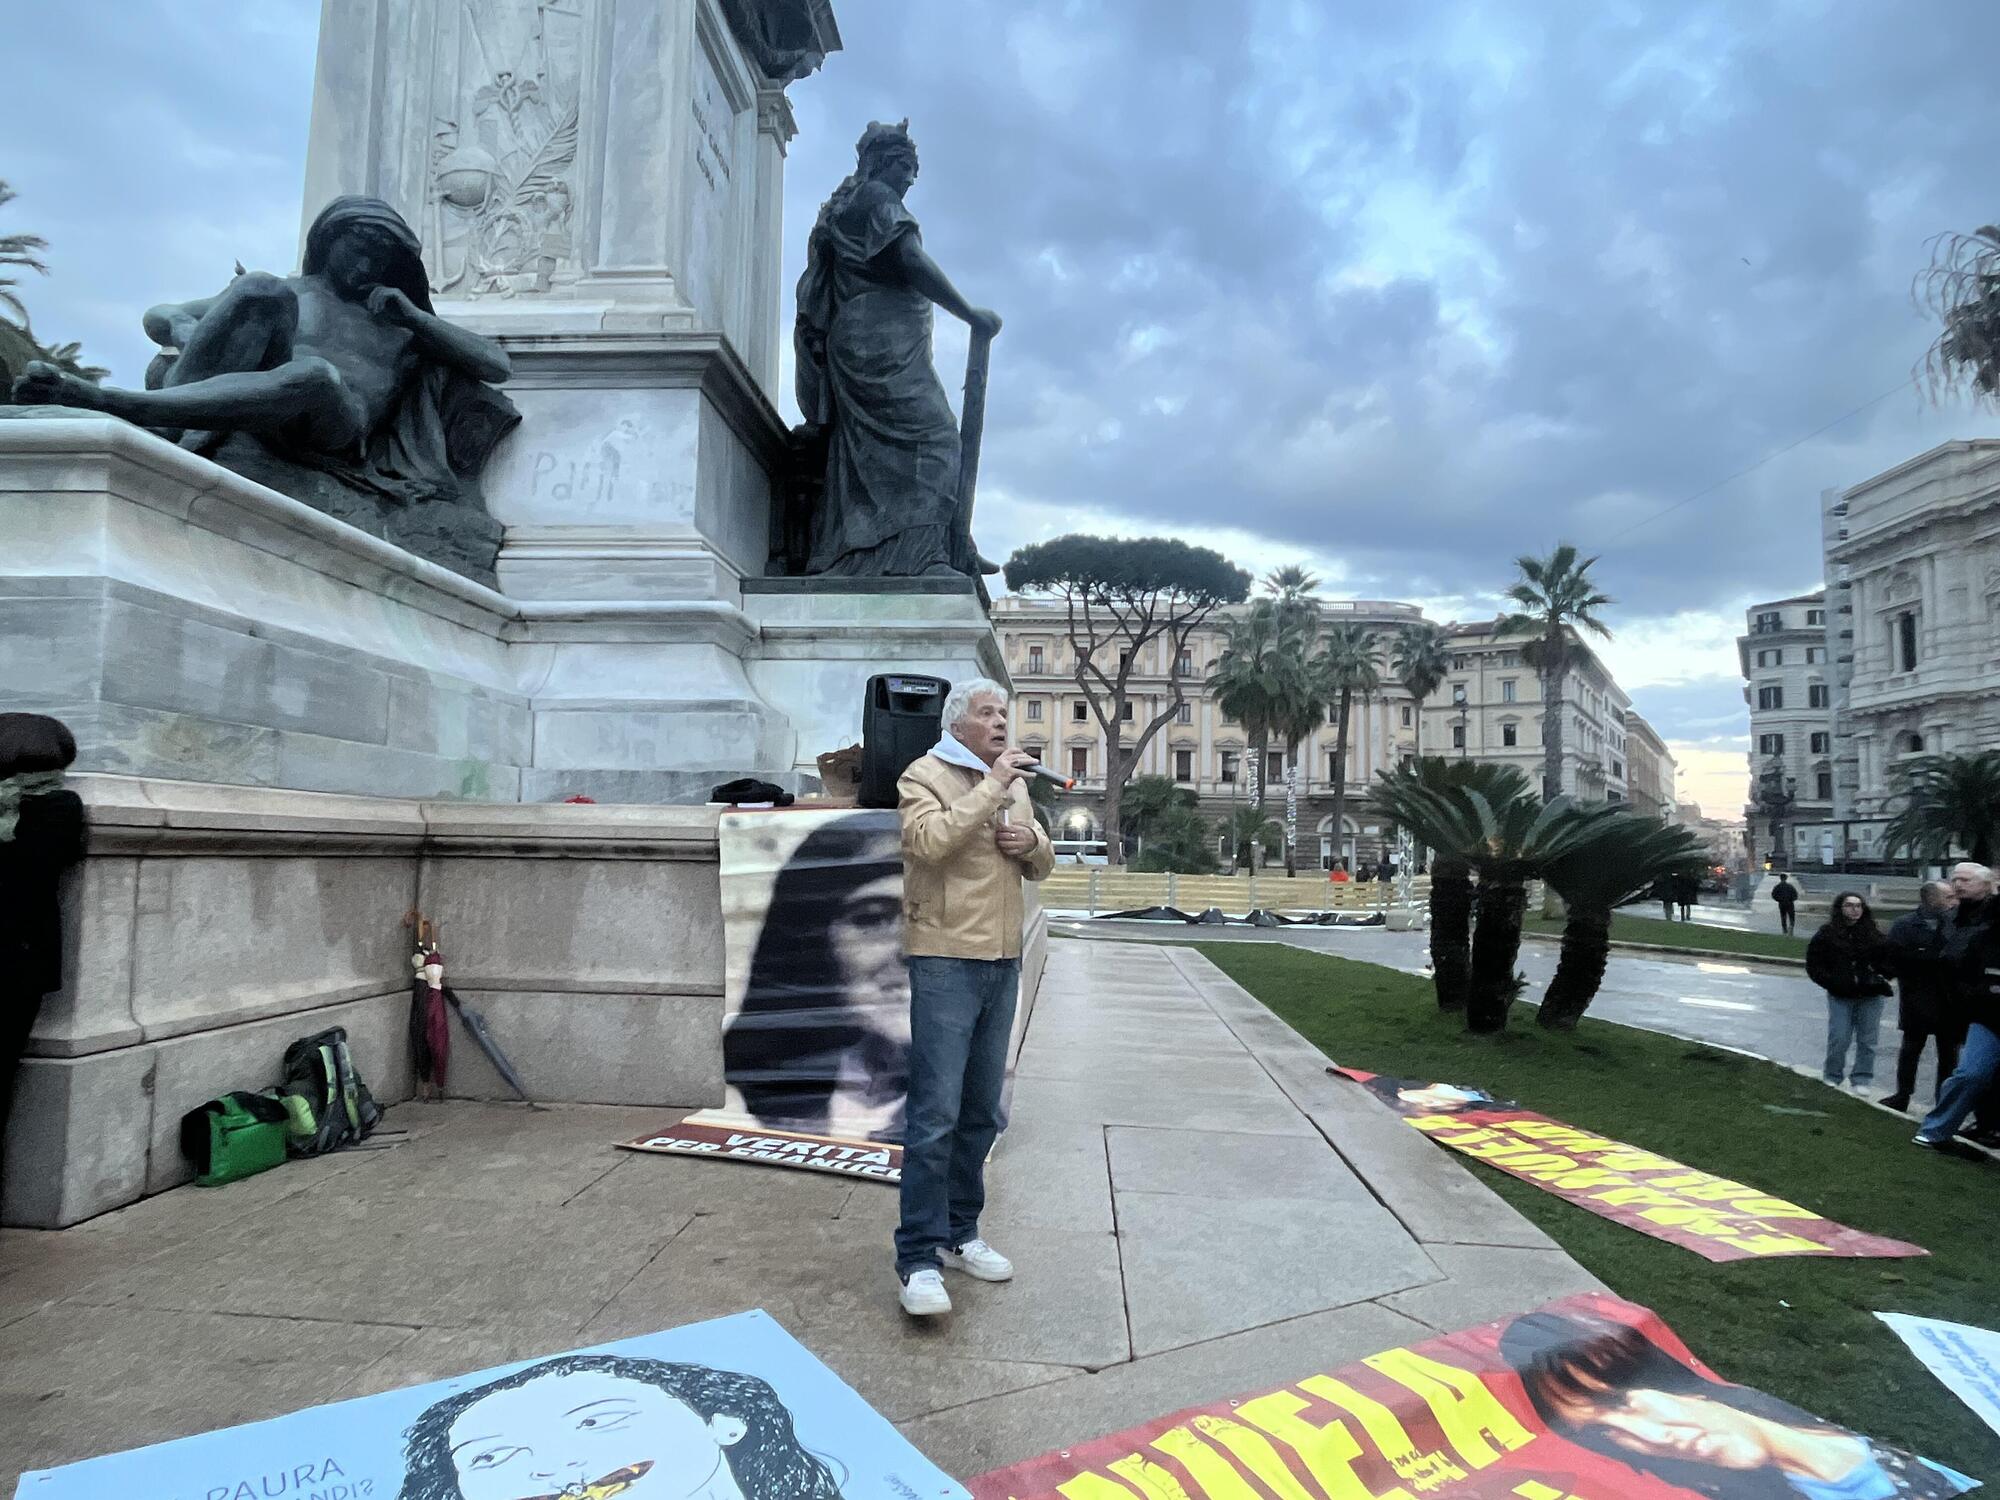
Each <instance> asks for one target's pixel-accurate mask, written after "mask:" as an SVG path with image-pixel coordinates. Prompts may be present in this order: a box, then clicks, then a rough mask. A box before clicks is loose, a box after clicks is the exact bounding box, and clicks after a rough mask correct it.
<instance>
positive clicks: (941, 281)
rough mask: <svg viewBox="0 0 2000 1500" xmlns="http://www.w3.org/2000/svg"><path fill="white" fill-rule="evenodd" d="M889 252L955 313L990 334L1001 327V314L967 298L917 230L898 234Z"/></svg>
mask: <svg viewBox="0 0 2000 1500" xmlns="http://www.w3.org/2000/svg"><path fill="white" fill-rule="evenodd" d="M889 253H890V254H892V255H894V256H895V257H896V259H897V263H898V264H899V265H901V266H902V268H903V274H904V275H905V276H907V277H909V279H910V285H911V286H913V287H915V288H916V289H917V290H918V291H920V292H922V293H923V294H924V295H925V296H926V297H928V298H930V299H931V301H933V302H935V303H936V304H937V305H938V306H939V307H941V308H943V309H944V310H945V311H946V312H948V313H950V314H951V315H952V316H953V317H955V318H959V319H961V320H962V321H964V322H966V323H970V324H971V325H972V326H973V327H974V328H980V329H983V330H984V331H985V332H986V333H987V334H988V335H989V336H990V335H992V334H995V333H998V332H999V331H1000V319H999V317H998V315H996V314H994V313H991V312H988V311H987V310H986V309H984V308H980V307H974V306H973V305H972V304H971V303H970V302H967V301H966V300H965V298H964V297H963V296H962V295H961V294H960V292H959V290H958V288H957V287H955V286H953V285H952V284H951V278H950V277H949V276H947V275H945V274H944V268H943V267H942V266H940V265H939V264H938V263H937V262H936V261H934V260H932V259H931V257H930V253H929V252H928V251H926V250H925V249H924V247H923V245H922V243H921V242H920V241H919V240H918V239H917V237H916V236H915V235H914V234H903V235H898V236H897V238H896V243H895V245H894V247H893V248H892V249H891V250H890V252H889Z"/></svg>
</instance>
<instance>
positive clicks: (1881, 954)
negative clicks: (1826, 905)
mask: <svg viewBox="0 0 2000 1500" xmlns="http://www.w3.org/2000/svg"><path fill="white" fill-rule="evenodd" d="M1891 966H1892V955H1891V953H1890V950H1889V946H1888V940H1887V939H1886V938H1884V937H1883V936H1882V931H1881V929H1880V928H1878V927H1877V926H1876V925H1875V916H1874V913H1872V912H1871V911H1869V909H1868V903H1867V901H1866V900H1865V899H1863V898H1862V896H1861V895H1860V894H1859V893H1858V892H1855V891H1842V892H1841V893H1840V894H1839V895H1838V896H1836V897H1835V898H1834V902H1833V912H1832V914H1831V915H1830V916H1829V917H1828V918H1827V920H1826V925H1825V926H1823V927H1821V928H1820V930H1819V931H1818V932H1816V933H1814V934H1813V937H1812V941H1811V942H1810V943H1808V944H1806V974H1807V976H1808V977H1809V978H1810V979H1811V980H1812V982H1813V983H1814V984H1816V985H1818V986H1819V987H1820V988H1821V989H1823V990H1825V991H1826V1065H1825V1067H1824V1068H1822V1069H1821V1071H1820V1076H1821V1077H1822V1078H1824V1079H1825V1080H1826V1081H1827V1082H1828V1083H1830V1084H1832V1085H1833V1086H1834V1087H1835V1088H1839V1087H1840V1086H1841V1083H1842V1080H1843V1079H1845V1081H1846V1083H1847V1086H1848V1088H1849V1089H1850V1090H1852V1091H1853V1092H1854V1093H1856V1094H1861V1093H1865V1092H1866V1091H1867V1090H1868V1089H1869V1087H1870V1086H1871V1085H1873V1083H1874V1082H1875V1037H1876V1033H1877V1031H1878V1030H1879V1029H1880V1027H1881V1024H1882V1006H1883V1004H1884V1003H1885V1001H1886V1000H1887V998H1888V996H1889V994H1890V993H1891V989H1892V986H1891V985H1890V983H1889V980H1888V978H1887V977H1886V975H1887V972H1888V970H1889V969H1890V967H1891ZM1850 1050H1851V1051H1852V1052H1853V1054H1854V1065H1853V1067H1852V1069H1850V1068H1849V1067H1848V1053H1849V1051H1850Z"/></svg>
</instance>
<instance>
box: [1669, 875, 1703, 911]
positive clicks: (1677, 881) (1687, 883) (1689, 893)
mask: <svg viewBox="0 0 2000 1500" xmlns="http://www.w3.org/2000/svg"><path fill="white" fill-rule="evenodd" d="M1673 881H1674V900H1675V901H1676V902H1678V903H1679V904H1680V909H1681V920H1682V921H1683V922H1692V921H1693V920H1694V901H1695V897H1697V896H1699V895H1700V894H1701V881H1700V880H1699V879H1698V878H1697V877H1695V876H1693V875H1676V876H1674V877H1673Z"/></svg>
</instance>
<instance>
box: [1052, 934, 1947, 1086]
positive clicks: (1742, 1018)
mask: <svg viewBox="0 0 2000 1500" xmlns="http://www.w3.org/2000/svg"><path fill="white" fill-rule="evenodd" d="M1772 923H1773V927H1774V928H1775V925H1776V917H1775V914H1774V915H1773V917H1772ZM1114 929H1116V931H1115V932H1114ZM1163 929H1164V930H1163ZM1050 930H1051V931H1052V932H1055V933H1061V934H1067V935H1072V936H1085V935H1098V936H1105V937H1110V936H1114V935H1115V936H1120V937H1128V936H1141V937H1143V938H1144V940H1145V941H1148V942H1156V941H1169V942H1172V941H1179V942H1285V943H1290V944H1292V945H1293V946H1295V947H1300V948H1308V949H1312V950H1314V951H1316V952H1322V953H1335V954H1338V955H1339V956H1340V957H1342V958H1355V959H1360V960H1362V961H1363V962H1366V963H1378V964H1384V965H1387V966H1388V967H1390V968H1394V969H1400V970H1402V971H1403V972H1405V973H1409V974H1424V975H1428V974H1429V972H1430V970H1429V968H1428V967H1427V965H1428V962H1429V949H1430V935H1429V934H1428V933H1425V932H1390V931H1388V930H1387V929H1386V928H1380V927H1349V928H1339V927H1312V928H1284V929H1276V930H1266V929H1258V928H1244V927H1233V928H1232V927H1187V928H1181V929H1175V928H1172V927H1165V925H1164V924H1161V923H1155V922H1118V923H1110V922H1076V921H1070V920H1065V919H1063V918H1062V917H1061V916H1060V915H1058V916H1057V917H1056V919H1055V920H1054V922H1053V923H1052V926H1051V929H1050ZM1557 952H1558V945H1557V944H1556V943H1553V942H1547V941H1535V940H1529V941H1527V942H1524V943H1522V944H1521V961H1520V967H1521V970H1522V971H1523V972H1525V973H1526V974H1527V976H1528V984H1529V988H1528V994H1529V996H1530V997H1533V996H1535V995H1537V994H1539V993H1540V992H1541V990H1542V989H1543V987H1545V986H1546V985H1547V983H1548V981H1549V977H1550V976H1551V975H1552V974H1554V972H1555V966H1556V957H1557ZM1826 1006H1827V1000H1826V994H1825V992H1824V991H1823V990H1821V989H1820V988H1819V987H1818V986H1817V985H1815V984H1813V983H1812V982H1811V981H1810V980H1808V979H1807V978H1806V977H1805V975H1804V973H1802V972H1801V971H1800V970H1798V969H1796V968H1781V967H1777V966H1773V965H1764V964H1759V963H1757V962H1756V961H1755V960H1742V961H1738V960H1733V959H1679V958H1667V957H1664V956H1656V955H1653V954H1646V955H1639V954H1634V953H1620V952H1615V951H1614V952H1613V953H1612V955H1611V961H1610V964H1609V966H1608V967H1607V968H1606V970H1605V976H1604V987H1603V988H1602V989H1601V990H1600V991H1598V995H1597V998H1596V1000H1594V1001H1593V1002H1591V1007H1590V1014H1591V1015H1593V1016H1596V1017H1598V1018H1599V1019H1601V1020H1606V1021H1618V1022H1621V1023H1623V1024H1625V1025H1627V1026H1640V1027H1644V1028H1645V1029H1647V1030H1649V1031H1659V1032H1664V1033H1666V1034H1667V1035H1669V1036H1678V1037H1686V1038H1688V1039H1689V1040H1691V1041H1700V1042H1708V1043H1710V1044H1712V1045H1714V1046H1718V1047H1733V1048H1736V1049H1738V1050H1739V1051H1743V1052H1751V1053H1755V1054H1756V1055H1757V1056H1759V1057H1767V1058H1769V1059H1771V1060H1772V1061H1773V1062H1777V1063H1782V1064H1784V1065H1785V1066H1787V1067H1790V1068H1794V1069H1797V1070H1799V1071H1801V1072H1807V1073H1810V1074H1812V1075H1813V1076H1814V1077H1818V1076H1819V1072H1820V1067H1821V1063H1822V1061H1823V1059H1824V1057H1825V1052H1826ZM1901 1043H1902V1034H1901V1033H1900V1032H1898V1031H1897V1030H1896V1006H1895V1002H1894V1001H1893V1000H1891V1001H1890V1003H1889V1004H1888V1006H1886V1007H1885V1008H1884V1010H1883V1016H1882V1026H1881V1031H1880V1035H1879V1037H1878V1039H1877V1042H1876V1065H1875V1079H1874V1086H1873V1088H1872V1089H1871V1091H1870V1094H1869V1097H1871V1098H1880V1097H1881V1096H1882V1095H1884V1094H1887V1093H1888V1092H1889V1091H1890V1090H1891V1089H1892V1088H1894V1087H1895V1081H1896V1049H1897V1047H1898V1046H1900V1045H1901ZM1935 1090H1936V1059H1935V1054H1934V1053H1932V1052H1931V1051H1929V1050H1928V1049H1927V1050H1926V1052H1925V1056H1924V1062H1923V1065H1922V1067H1921V1068H1920V1069H1919V1070H1918V1074H1917V1092H1916V1100H1917V1102H1918V1104H1924V1105H1927V1104H1928V1103H1929V1102H1930V1100H1931V1098H1932V1096H1933V1094H1934V1092H1935Z"/></svg>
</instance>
